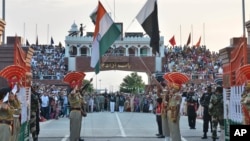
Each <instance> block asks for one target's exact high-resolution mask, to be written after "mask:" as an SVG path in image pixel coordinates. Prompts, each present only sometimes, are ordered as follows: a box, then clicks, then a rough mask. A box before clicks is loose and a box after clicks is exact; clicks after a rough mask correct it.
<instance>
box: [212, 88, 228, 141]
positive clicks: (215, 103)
mask: <svg viewBox="0 0 250 141" xmlns="http://www.w3.org/2000/svg"><path fill="white" fill-rule="evenodd" d="M209 114H210V115H211V116H212V123H213V133H212V138H213V141H215V140H216V139H217V126H218V123H219V124H220V128H221V140H223V141H224V140H225V139H224V109H223V88H222V87H220V86H219V87H217V88H216V90H215V93H214V94H212V96H211V99H210V103H209Z"/></svg>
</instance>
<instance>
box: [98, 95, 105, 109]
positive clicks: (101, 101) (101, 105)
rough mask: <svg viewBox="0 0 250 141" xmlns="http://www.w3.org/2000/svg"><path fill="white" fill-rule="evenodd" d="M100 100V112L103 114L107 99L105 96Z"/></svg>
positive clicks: (100, 96) (100, 97) (101, 96)
mask: <svg viewBox="0 0 250 141" xmlns="http://www.w3.org/2000/svg"><path fill="white" fill-rule="evenodd" d="M99 99H100V110H101V111H102V112H103V111H104V104H105V97H104V95H103V94H100V95H99Z"/></svg>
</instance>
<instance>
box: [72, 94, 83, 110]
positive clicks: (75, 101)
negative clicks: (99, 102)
mask: <svg viewBox="0 0 250 141" xmlns="http://www.w3.org/2000/svg"><path fill="white" fill-rule="evenodd" d="M68 100H69V103H70V106H71V107H74V108H81V106H82V103H83V99H82V97H81V95H80V93H73V92H72V93H70V94H69V96H68Z"/></svg>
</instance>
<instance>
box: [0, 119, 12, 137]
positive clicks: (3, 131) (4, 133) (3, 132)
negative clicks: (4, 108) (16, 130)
mask: <svg viewBox="0 0 250 141" xmlns="http://www.w3.org/2000/svg"><path fill="white" fill-rule="evenodd" d="M10 140H11V127H10V125H8V124H2V123H1V124H0V141H10Z"/></svg>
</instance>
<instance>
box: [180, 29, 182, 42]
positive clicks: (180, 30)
mask: <svg viewBox="0 0 250 141" xmlns="http://www.w3.org/2000/svg"><path fill="white" fill-rule="evenodd" d="M181 40H182V38H181V25H180V46H181V45H182V41H181Z"/></svg>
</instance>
